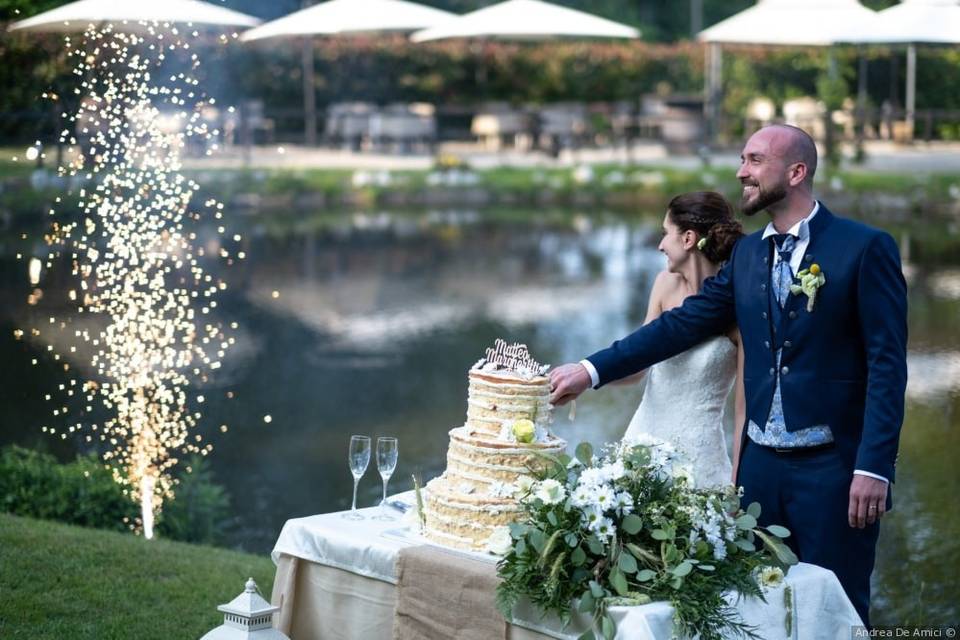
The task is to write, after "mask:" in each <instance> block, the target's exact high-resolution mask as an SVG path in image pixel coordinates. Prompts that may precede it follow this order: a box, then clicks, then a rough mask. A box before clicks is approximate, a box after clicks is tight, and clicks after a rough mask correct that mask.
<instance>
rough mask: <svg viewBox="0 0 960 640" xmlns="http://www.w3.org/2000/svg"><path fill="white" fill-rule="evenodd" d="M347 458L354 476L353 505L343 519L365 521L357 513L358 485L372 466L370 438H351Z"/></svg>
mask: <svg viewBox="0 0 960 640" xmlns="http://www.w3.org/2000/svg"><path fill="white" fill-rule="evenodd" d="M347 458H348V460H349V462H350V473H352V474H353V503H352V506H351V507H350V511H349V512H348V513H345V514H343V517H344V518H346V519H347V520H363V519H364V518H363V516H362V515H360V513H359V512H358V511H357V485H359V484H360V478H362V477H363V474H364V473H366V472H367V465H368V464H370V437H369V436H350V453H349V454H348V456H347Z"/></svg>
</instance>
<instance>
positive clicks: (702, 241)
mask: <svg viewBox="0 0 960 640" xmlns="http://www.w3.org/2000/svg"><path fill="white" fill-rule="evenodd" d="M706 246H707V237H706V236H704V237H702V238H700V239H699V240H698V241H697V249H699V250H700V251H703V248H704V247H706Z"/></svg>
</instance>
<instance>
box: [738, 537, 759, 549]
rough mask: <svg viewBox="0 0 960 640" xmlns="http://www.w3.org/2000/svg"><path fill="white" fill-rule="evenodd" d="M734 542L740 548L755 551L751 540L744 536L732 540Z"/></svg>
mask: <svg viewBox="0 0 960 640" xmlns="http://www.w3.org/2000/svg"><path fill="white" fill-rule="evenodd" d="M734 544H736V545H737V547H739V548H740V549H743V550H744V551H756V549H757V548H756V547H755V546H754V544H753V543H752V542H750V541H749V540H746V539H744V538H737V539H736V540H735V541H734Z"/></svg>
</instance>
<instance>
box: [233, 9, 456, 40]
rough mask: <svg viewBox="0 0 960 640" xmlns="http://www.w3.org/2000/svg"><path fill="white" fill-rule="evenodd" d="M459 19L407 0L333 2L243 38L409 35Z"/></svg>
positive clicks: (288, 16)
mask: <svg viewBox="0 0 960 640" xmlns="http://www.w3.org/2000/svg"><path fill="white" fill-rule="evenodd" d="M455 17H456V14H453V13H450V12H449V11H441V10H440V9H434V8H433V7H427V6H424V5H422V4H416V3H414V2H406V1H405V0H330V1H329V2H324V3H322V4H318V5H314V6H312V7H307V8H306V9H301V10H300V11H297V12H295V13H291V14H290V15H286V16H283V17H282V18H277V19H276V20H273V21H272V22H268V23H267V24H265V25H263V26H261V27H258V28H256V29H251V30H250V31H247V32H246V33H244V34H243V35H242V36H241V37H240V39H241V40H243V41H244V42H252V41H254V40H263V39H266V38H289V37H293V36H334V35H350V34H361V33H409V32H411V31H416V30H418V29H423V28H425V27H431V26H433V25H436V24H439V23H441V22H443V21H445V20H449V19H451V18H455Z"/></svg>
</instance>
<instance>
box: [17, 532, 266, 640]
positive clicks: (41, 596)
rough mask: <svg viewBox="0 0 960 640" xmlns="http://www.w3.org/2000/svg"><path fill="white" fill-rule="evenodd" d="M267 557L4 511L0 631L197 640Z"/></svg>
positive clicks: (24, 637)
mask: <svg viewBox="0 0 960 640" xmlns="http://www.w3.org/2000/svg"><path fill="white" fill-rule="evenodd" d="M274 571H275V570H274V566H273V563H272V562H271V561H270V559H269V558H266V557H260V556H254V555H248V554H244V553H238V552H235V551H228V550H224V549H215V548H212V547H204V546H195V545H191V544H184V543H182V542H172V541H169V540H149V541H148V540H144V539H143V538H140V537H136V536H132V535H129V534H123V533H117V532H111V531H98V530H94V529H85V528H80V527H74V526H68V525H63V524H57V523H52V522H45V521H42V520H33V519H30V518H21V517H16V516H11V515H5V514H0V589H2V590H0V593H2V597H0V637H3V638H5V639H6V640H61V639H63V638H69V639H70V640H127V639H128V638H137V639H138V640H166V639H167V638H199V637H200V636H202V635H203V634H204V633H206V632H207V631H209V630H210V629H212V628H214V627H216V626H218V625H220V624H222V623H223V614H221V613H219V612H217V609H216V608H217V606H218V605H220V604H223V603H225V602H229V601H230V600H232V599H233V598H234V597H235V596H237V595H238V594H239V593H240V592H242V591H243V586H244V582H245V581H246V579H247V578H248V577H251V576H252V577H253V578H254V580H256V582H257V586H258V587H259V588H260V591H261V593H263V594H264V596H265V597H266V599H267V600H269V599H270V592H271V590H272V588H273V575H274Z"/></svg>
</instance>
